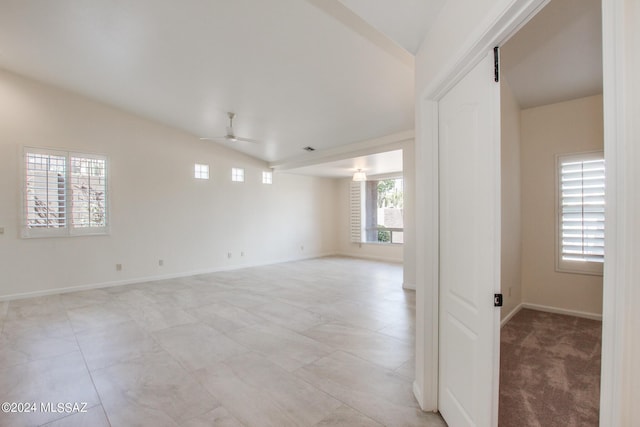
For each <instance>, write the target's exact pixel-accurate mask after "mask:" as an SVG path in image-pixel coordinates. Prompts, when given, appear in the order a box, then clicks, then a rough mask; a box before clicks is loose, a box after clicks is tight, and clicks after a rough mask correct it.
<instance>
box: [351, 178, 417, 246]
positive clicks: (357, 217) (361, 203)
mask: <svg viewBox="0 0 640 427" xmlns="http://www.w3.org/2000/svg"><path fill="white" fill-rule="evenodd" d="M391 179H392V180H398V179H400V180H402V192H403V194H404V179H405V178H404V175H403V174H402V173H401V174H397V173H389V174H381V175H376V176H369V177H368V178H367V180H366V181H358V182H354V181H350V184H349V215H350V218H349V232H350V241H351V243H357V244H365V245H396V246H397V245H400V246H401V245H404V242H393V241H392V240H393V238H392V237H391V239H390V241H388V242H381V241H379V240H378V241H369V240H367V232H368V231H370V230H371V229H372V228H367V218H366V216H367V197H366V194H365V193H366V184H367V183H368V182H373V181H375V182H378V181H385V180H391ZM354 191H355V192H356V193H357V194H354ZM376 194H377V193H376ZM356 196H357V197H356ZM354 197H355V198H354ZM356 199H357V200H356ZM403 216H404V215H403ZM403 219H404V218H403ZM403 222H404V221H403ZM375 228H376V230H377V231H376V233H377V232H378V231H379V230H381V229H380V228H379V227H375ZM383 230H384V229H383ZM386 230H388V231H390V232H391V233H393V232H394V231H396V232H398V231H400V232H402V233H404V227H402V229H395V228H394V229H386Z"/></svg>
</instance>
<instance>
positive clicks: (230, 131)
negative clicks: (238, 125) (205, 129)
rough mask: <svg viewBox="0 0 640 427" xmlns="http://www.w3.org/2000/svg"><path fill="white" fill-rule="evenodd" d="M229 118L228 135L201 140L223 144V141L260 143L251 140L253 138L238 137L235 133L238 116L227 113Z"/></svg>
mask: <svg viewBox="0 0 640 427" xmlns="http://www.w3.org/2000/svg"><path fill="white" fill-rule="evenodd" d="M227 116H228V117H229V125H228V126H227V134H226V135H225V136H218V137H213V138H209V137H203V138H200V139H201V140H203V141H217V142H221V141H229V142H237V141H242V142H251V143H253V144H257V143H259V142H260V141H258V140H255V139H251V138H241V137H238V136H236V135H235V134H234V133H233V118H234V117H235V116H236V115H235V113H231V112H229V113H227Z"/></svg>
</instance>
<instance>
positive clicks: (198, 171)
mask: <svg viewBox="0 0 640 427" xmlns="http://www.w3.org/2000/svg"><path fill="white" fill-rule="evenodd" d="M209 171H210V168H209V165H208V164H206V163H194V165H193V178H194V179H196V180H198V181H206V180H208V179H209V177H210V172H209Z"/></svg>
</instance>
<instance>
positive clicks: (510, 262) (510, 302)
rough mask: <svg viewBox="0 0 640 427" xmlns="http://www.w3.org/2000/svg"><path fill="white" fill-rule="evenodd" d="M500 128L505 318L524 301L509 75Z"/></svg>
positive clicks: (515, 115)
mask: <svg viewBox="0 0 640 427" xmlns="http://www.w3.org/2000/svg"><path fill="white" fill-rule="evenodd" d="M500 111H501V118H500V126H501V134H500V137H501V151H502V152H501V166H500V167H501V170H500V173H501V181H502V194H501V209H502V217H501V221H502V225H501V228H502V231H501V258H500V268H501V272H500V273H501V274H500V281H501V289H502V294H503V303H504V305H503V307H502V310H501V316H502V318H503V319H504V318H505V317H506V316H508V315H509V314H510V313H511V312H512V311H513V310H514V309H515V308H516V307H518V305H519V304H520V303H521V302H522V280H521V276H522V263H521V255H522V250H521V247H522V235H521V226H522V220H521V212H520V106H519V105H518V102H517V100H516V99H515V97H514V95H513V92H512V91H511V87H510V86H509V82H508V80H507V78H506V76H504V74H503V76H502V79H501V82H500Z"/></svg>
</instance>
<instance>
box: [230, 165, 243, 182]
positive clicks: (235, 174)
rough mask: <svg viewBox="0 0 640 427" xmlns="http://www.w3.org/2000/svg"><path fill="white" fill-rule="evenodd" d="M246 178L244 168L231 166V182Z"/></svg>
mask: <svg viewBox="0 0 640 427" xmlns="http://www.w3.org/2000/svg"><path fill="white" fill-rule="evenodd" d="M245 178H246V176H245V170H244V168H235V167H232V168H231V182H244V180H245Z"/></svg>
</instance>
